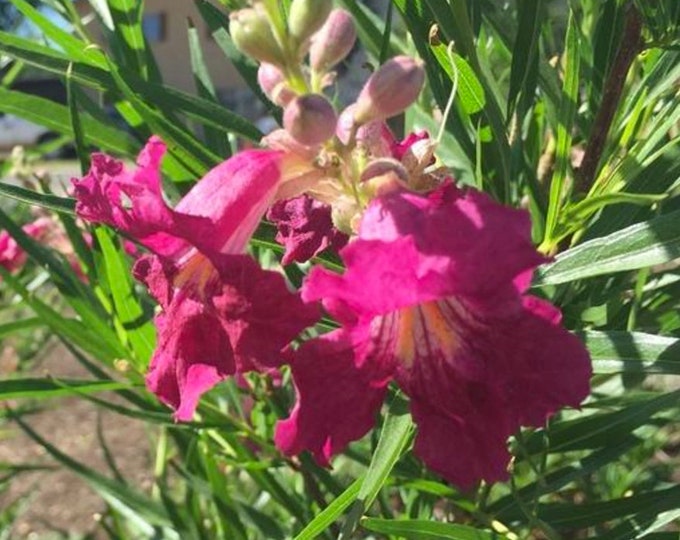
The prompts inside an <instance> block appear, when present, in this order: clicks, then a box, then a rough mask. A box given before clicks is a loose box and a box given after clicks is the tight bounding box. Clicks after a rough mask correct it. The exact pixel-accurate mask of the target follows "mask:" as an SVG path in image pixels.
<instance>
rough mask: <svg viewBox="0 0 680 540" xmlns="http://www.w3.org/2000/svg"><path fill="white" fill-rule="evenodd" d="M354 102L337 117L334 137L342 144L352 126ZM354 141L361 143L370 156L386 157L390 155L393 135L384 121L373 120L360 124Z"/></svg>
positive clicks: (346, 142)
mask: <svg viewBox="0 0 680 540" xmlns="http://www.w3.org/2000/svg"><path fill="white" fill-rule="evenodd" d="M356 108H357V106H356V104H352V105H350V106H349V107H347V108H346V109H345V110H344V111H342V113H340V116H339V117H338V125H337V128H336V130H335V135H336V137H337V138H338V139H339V140H340V142H342V143H343V144H348V143H349V136H350V133H351V131H352V126H354V124H355V121H354V111H355V110H356ZM356 142H357V143H358V144H359V145H361V146H362V147H363V148H364V149H365V150H366V151H367V152H368V154H369V155H370V156H372V157H386V156H391V155H392V145H393V144H394V136H393V135H392V133H391V132H390V129H389V128H388V127H387V125H386V124H385V122H383V121H380V120H374V121H372V122H367V123H365V124H364V125H362V126H361V127H360V128H359V129H358V130H357V133H356Z"/></svg>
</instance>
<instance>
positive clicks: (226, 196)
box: [73, 137, 282, 257]
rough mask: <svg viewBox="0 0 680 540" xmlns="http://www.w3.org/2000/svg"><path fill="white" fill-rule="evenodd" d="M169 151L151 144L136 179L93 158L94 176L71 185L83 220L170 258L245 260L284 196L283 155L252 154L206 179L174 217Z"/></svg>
mask: <svg viewBox="0 0 680 540" xmlns="http://www.w3.org/2000/svg"><path fill="white" fill-rule="evenodd" d="M165 150H166V148H165V145H164V144H163V142H162V141H161V140H160V139H159V138H158V137H152V138H151V139H150V140H149V142H148V144H147V145H146V146H145V148H144V149H143V150H142V152H141V153H140V155H139V158H138V160H137V165H138V167H137V169H136V170H135V171H132V172H130V171H127V170H126V169H125V167H124V166H123V164H122V163H121V162H120V161H117V160H115V159H113V158H110V157H109V156H106V155H104V154H95V155H94V156H93V158H92V168H91V169H90V172H89V173H88V175H87V176H85V178H83V179H82V180H74V182H73V185H74V190H75V195H76V197H77V199H78V203H77V206H76V210H77V212H78V215H79V216H80V217H81V218H83V219H85V220H87V221H92V222H96V223H106V224H108V225H111V226H113V227H116V228H118V229H119V230H121V231H123V232H125V233H127V234H129V235H130V236H132V237H133V238H135V239H137V240H139V241H140V242H141V243H143V244H144V245H146V246H147V247H148V248H150V249H151V250H152V251H155V252H156V253H158V254H160V255H164V256H168V257H177V256H178V255H179V254H180V253H182V252H184V251H186V250H187V249H189V248H190V247H191V246H194V247H197V248H199V249H200V250H202V251H206V252H211V251H217V252H225V253H226V252H231V253H240V252H242V251H243V250H244V249H245V247H246V245H247V243H248V241H249V240H250V237H251V236H252V234H253V232H254V231H255V228H256V227H257V225H258V224H259V221H260V219H261V218H262V216H263V215H264V213H265V211H266V209H267V207H268V206H269V205H270V204H271V203H272V201H273V198H274V196H275V194H276V191H277V189H278V188H279V185H280V182H281V180H282V175H281V170H280V161H281V153H280V152H276V151H266V150H250V151H245V152H241V153H239V154H237V155H235V156H234V157H232V158H230V159H228V160H227V161H225V162H224V163H221V164H220V165H218V166H217V167H215V168H214V169H212V170H211V171H210V172H208V173H207V174H206V175H205V177H203V178H202V179H201V180H199V181H198V182H197V183H196V185H195V186H194V187H193V188H192V189H191V190H190V191H189V193H187V195H186V196H185V197H184V198H183V199H182V200H181V201H180V202H179V203H178V204H177V206H176V207H175V209H171V208H170V207H168V205H167V204H166V203H165V201H164V200H163V194H162V191H161V179H160V165H161V159H162V157H163V155H164V153H165Z"/></svg>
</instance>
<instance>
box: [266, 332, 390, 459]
mask: <svg viewBox="0 0 680 540" xmlns="http://www.w3.org/2000/svg"><path fill="white" fill-rule="evenodd" d="M356 350H357V343H356V342H355V341H354V340H353V339H352V338H351V337H350V336H348V335H347V334H345V333H344V332H343V331H342V330H336V331H334V332H331V333H329V334H325V335H323V336H321V337H320V338H317V339H313V340H311V341H308V342H306V343H304V344H303V345H302V346H301V347H300V349H299V350H298V351H296V352H295V353H294V357H293V360H292V361H291V368H292V372H293V378H294V381H295V388H296V390H297V402H296V404H295V407H294V409H293V411H292V413H291V415H290V417H289V418H287V419H286V420H282V421H280V422H279V423H278V424H277V426H276V434H275V436H274V439H275V441H276V445H277V446H278V447H279V448H280V449H281V451H282V452H284V453H285V454H289V455H291V454H297V453H299V452H301V451H303V450H309V451H310V452H311V453H312V454H313V455H314V458H315V459H316V460H317V461H318V462H319V463H320V464H322V465H324V466H327V465H328V463H329V461H330V458H331V457H332V456H333V455H335V454H337V453H338V452H341V451H342V450H344V448H345V447H346V446H347V445H348V444H349V443H350V442H352V441H355V440H357V439H360V438H361V437H363V436H364V435H365V434H366V433H367V432H368V431H369V430H370V429H371V428H372V427H373V425H374V424H375V416H376V414H377V413H378V410H379V409H380V405H381V404H382V402H383V400H384V398H385V392H386V389H387V383H388V382H389V379H388V378H386V377H385V373H381V372H380V371H379V370H378V369H376V366H375V365H372V364H364V365H363V366H361V367H360V366H359V364H358V358H357V355H356Z"/></svg>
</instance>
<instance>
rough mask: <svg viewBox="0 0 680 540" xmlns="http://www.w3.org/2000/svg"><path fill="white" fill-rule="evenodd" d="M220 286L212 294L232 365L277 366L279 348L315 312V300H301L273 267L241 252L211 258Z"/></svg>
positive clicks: (314, 319)
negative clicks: (231, 358)
mask: <svg viewBox="0 0 680 540" xmlns="http://www.w3.org/2000/svg"><path fill="white" fill-rule="evenodd" d="M213 262H214V263H215V264H216V266H217V270H218V272H219V279H220V286H219V287H220V289H219V291H218V292H216V293H215V295H214V297H213V298H212V303H213V305H214V307H215V311H216V313H217V314H218V316H219V317H220V320H221V321H222V324H223V326H224V328H225V329H226V331H227V332H228V334H229V339H230V342H231V345H232V348H233V351H234V355H235V357H236V365H237V370H238V371H239V372H243V371H248V370H257V371H266V370H268V369H271V368H276V367H279V366H280V365H281V363H282V361H283V359H282V355H281V350H282V349H283V348H284V347H285V346H286V345H288V344H289V343H290V342H291V341H292V340H293V339H295V338H296V337H297V335H298V334H299V333H300V332H302V330H304V329H305V328H307V327H308V326H311V325H313V324H315V323H316V322H317V321H318V320H319V318H320V316H321V313H320V310H319V307H318V306H317V305H316V304H305V303H303V302H302V300H301V299H300V296H299V295H298V294H296V293H292V292H290V291H289V290H288V287H287V286H286V282H285V279H284V278H283V276H282V275H281V274H279V273H278V272H273V271H270V270H263V269H262V268H260V266H259V265H258V264H257V262H256V261H254V260H253V259H252V258H250V257H248V256H246V255H222V256H220V257H219V258H217V259H213Z"/></svg>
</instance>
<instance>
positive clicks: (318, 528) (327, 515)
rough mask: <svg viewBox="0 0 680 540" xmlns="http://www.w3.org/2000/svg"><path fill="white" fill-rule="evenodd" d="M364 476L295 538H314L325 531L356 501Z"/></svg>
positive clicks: (302, 539)
mask: <svg viewBox="0 0 680 540" xmlns="http://www.w3.org/2000/svg"><path fill="white" fill-rule="evenodd" d="M363 480H364V479H363V477H362V478H357V479H356V480H355V481H354V482H352V484H351V485H350V486H349V487H348V488H347V489H346V490H345V491H344V492H343V493H342V495H340V496H339V497H337V498H336V499H335V500H334V501H333V502H332V503H331V504H329V505H328V506H327V507H326V508H324V509H323V511H322V512H320V513H319V514H318V515H317V516H316V517H315V518H314V519H313V520H312V521H310V522H309V523H308V524H307V526H306V527H305V528H304V529H302V530H301V531H300V532H299V533H298V535H297V536H296V537H295V540H312V539H313V538H316V537H317V536H318V535H320V534H321V533H322V532H323V531H325V530H326V529H327V528H328V527H329V526H330V525H331V524H332V523H333V522H335V521H336V520H337V519H338V518H339V517H340V516H341V515H342V514H343V512H344V511H345V510H347V508H349V506H350V505H351V504H352V502H354V500H355V499H356V498H357V494H358V493H359V489H360V488H361V485H362V483H363Z"/></svg>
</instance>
